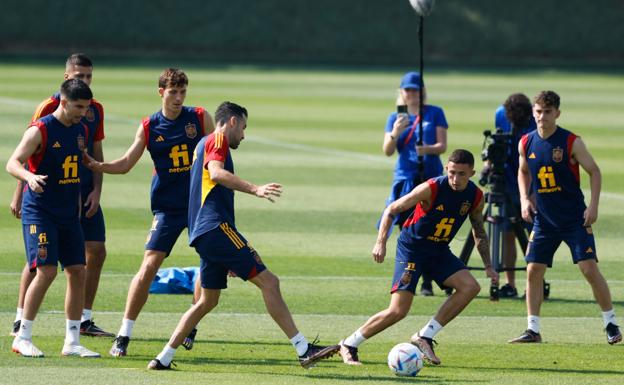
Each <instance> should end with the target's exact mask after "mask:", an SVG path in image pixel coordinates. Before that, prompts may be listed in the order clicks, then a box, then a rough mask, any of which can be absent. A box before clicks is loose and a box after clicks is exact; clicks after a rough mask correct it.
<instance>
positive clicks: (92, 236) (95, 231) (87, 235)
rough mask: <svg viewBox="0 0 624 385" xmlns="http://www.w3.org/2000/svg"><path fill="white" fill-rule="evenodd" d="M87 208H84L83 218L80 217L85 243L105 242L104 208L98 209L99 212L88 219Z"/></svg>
mask: <svg viewBox="0 0 624 385" xmlns="http://www.w3.org/2000/svg"><path fill="white" fill-rule="evenodd" d="M86 212H87V208H86V207H83V208H82V216H81V217H80V226H81V227H82V234H83V236H84V240H85V242H89V241H91V242H105V241H106V228H105V226H104V213H103V212H102V207H101V206H100V207H98V210H97V212H96V213H95V214H94V215H93V216H92V217H91V218H87V217H86V215H85V214H86Z"/></svg>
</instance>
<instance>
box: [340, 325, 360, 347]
mask: <svg viewBox="0 0 624 385" xmlns="http://www.w3.org/2000/svg"><path fill="white" fill-rule="evenodd" d="M364 341H366V337H364V336H363V335H362V333H361V332H360V329H358V330H356V331H355V333H353V334H351V335H350V336H349V337H347V338H345V339H344V341H342V343H343V344H345V345H347V346H351V347H354V348H357V347H358V346H360V345H361V344H362V342H364Z"/></svg>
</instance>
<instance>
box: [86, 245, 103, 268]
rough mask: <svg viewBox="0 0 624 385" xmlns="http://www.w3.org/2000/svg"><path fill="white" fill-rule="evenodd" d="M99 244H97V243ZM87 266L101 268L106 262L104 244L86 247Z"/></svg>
mask: <svg viewBox="0 0 624 385" xmlns="http://www.w3.org/2000/svg"><path fill="white" fill-rule="evenodd" d="M98 243H99V242H98ZM86 254H87V265H91V266H93V267H102V266H103V265H104V261H105V260H106V247H104V244H101V245H100V244H98V245H97V246H87V250H86Z"/></svg>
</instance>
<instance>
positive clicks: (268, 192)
mask: <svg viewBox="0 0 624 385" xmlns="http://www.w3.org/2000/svg"><path fill="white" fill-rule="evenodd" d="M208 171H209V172H210V179H212V181H213V182H215V183H218V184H220V185H222V186H223V187H226V188H229V189H230V190H236V191H240V192H244V193H247V194H251V195H255V196H257V197H258V198H265V199H268V200H269V201H271V202H274V200H273V198H274V197H279V196H281V195H282V185H281V184H279V183H268V184H265V185H262V186H256V185H255V184H253V183H251V182H247V181H246V180H243V179H241V178H239V177H238V176H237V175H235V174H232V173H231V172H229V171H228V170H226V169H225V168H223V162H221V161H218V160H211V161H209V162H208Z"/></svg>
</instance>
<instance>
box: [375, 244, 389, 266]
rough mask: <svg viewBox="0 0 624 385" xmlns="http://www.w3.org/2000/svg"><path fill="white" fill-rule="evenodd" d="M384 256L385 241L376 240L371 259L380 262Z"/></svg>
mask: <svg viewBox="0 0 624 385" xmlns="http://www.w3.org/2000/svg"><path fill="white" fill-rule="evenodd" d="M385 257H386V243H385V242H380V241H377V242H375V247H373V259H374V260H375V262H377V263H382V262H383V261H384V258H385Z"/></svg>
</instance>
